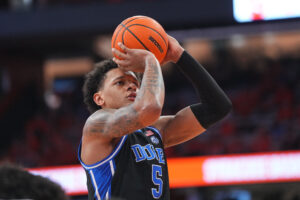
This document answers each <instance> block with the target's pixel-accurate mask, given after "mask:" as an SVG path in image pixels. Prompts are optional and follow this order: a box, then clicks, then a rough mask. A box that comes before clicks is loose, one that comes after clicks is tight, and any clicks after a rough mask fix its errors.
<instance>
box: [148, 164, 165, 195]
mask: <svg viewBox="0 0 300 200" xmlns="http://www.w3.org/2000/svg"><path fill="white" fill-rule="evenodd" d="M161 177H162V169H161V166H159V165H152V182H153V183H154V185H156V186H158V188H151V191H152V196H153V198H154V199H159V198H160V196H161V194H162V188H163V181H162V179H161Z"/></svg>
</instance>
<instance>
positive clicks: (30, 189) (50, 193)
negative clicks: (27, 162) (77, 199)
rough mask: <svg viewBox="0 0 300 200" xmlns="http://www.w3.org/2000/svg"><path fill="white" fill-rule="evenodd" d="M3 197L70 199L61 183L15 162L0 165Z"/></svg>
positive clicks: (1, 194)
mask: <svg viewBox="0 0 300 200" xmlns="http://www.w3.org/2000/svg"><path fill="white" fill-rule="evenodd" d="M0 180H1V181H0V198H1V199H44V200H47V199H56V200H69V197H68V196H67V195H66V193H65V191H64V190H63V189H62V187H61V186H60V185H58V184H57V183H55V182H53V181H51V180H50V179H48V178H45V177H42V176H39V175H34V174H32V173H30V172H28V171H27V170H25V169H24V168H23V167H20V166H16V165H13V164H2V165H1V166H0Z"/></svg>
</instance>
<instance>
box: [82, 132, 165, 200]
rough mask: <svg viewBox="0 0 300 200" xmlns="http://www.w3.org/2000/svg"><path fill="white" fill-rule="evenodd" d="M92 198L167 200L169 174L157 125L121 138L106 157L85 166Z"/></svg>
mask: <svg viewBox="0 0 300 200" xmlns="http://www.w3.org/2000/svg"><path fill="white" fill-rule="evenodd" d="M80 152H81V144H80V145H79V150H78V158H79V161H80V163H81V165H82V166H83V168H84V170H85V172H86V176H87V187H88V193H89V200H91V199H97V200H106V199H118V200H153V199H160V200H168V199H170V197H169V196H170V194H169V177H168V169H167V162H166V157H165V153H164V149H163V143H162V138H161V134H160V132H159V131H158V130H157V129H156V128H154V127H146V128H143V129H140V130H137V131H135V132H133V133H131V134H129V135H125V136H123V137H122V138H121V140H120V141H119V143H118V144H117V146H116V147H115V149H114V150H113V151H112V152H111V154H110V155H108V156H107V157H106V158H105V159H103V160H101V161H99V162H97V163H95V164H93V165H86V164H84V163H83V162H82V160H81V158H80Z"/></svg>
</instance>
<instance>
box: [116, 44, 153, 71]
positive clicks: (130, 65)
mask: <svg viewBox="0 0 300 200" xmlns="http://www.w3.org/2000/svg"><path fill="white" fill-rule="evenodd" d="M118 45H119V46H120V48H121V49H122V51H123V52H121V51H119V50H117V49H115V48H113V49H112V52H113V54H114V55H116V56H117V57H118V58H120V59H118V58H116V57H114V58H113V61H114V62H115V63H117V64H118V66H119V67H120V68H121V69H122V70H124V71H133V72H144V70H145V66H146V61H147V59H156V58H155V56H154V54H153V53H151V52H150V51H147V50H143V49H130V48H128V47H126V46H125V45H124V44H122V43H121V42H119V43H118Z"/></svg>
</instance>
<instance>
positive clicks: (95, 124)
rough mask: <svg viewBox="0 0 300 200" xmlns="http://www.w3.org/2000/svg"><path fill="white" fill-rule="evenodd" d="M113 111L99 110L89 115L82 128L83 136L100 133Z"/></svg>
mask: <svg viewBox="0 0 300 200" xmlns="http://www.w3.org/2000/svg"><path fill="white" fill-rule="evenodd" d="M114 111H115V109H101V110H97V111H96V112H94V113H93V114H91V115H90V116H89V117H88V118H87V120H86V122H85V124H84V127H83V134H84V135H86V134H88V135H89V133H91V132H101V129H103V128H104V127H105V124H106V123H107V120H108V119H109V117H110V116H111V115H112V114H113V113H114Z"/></svg>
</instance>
